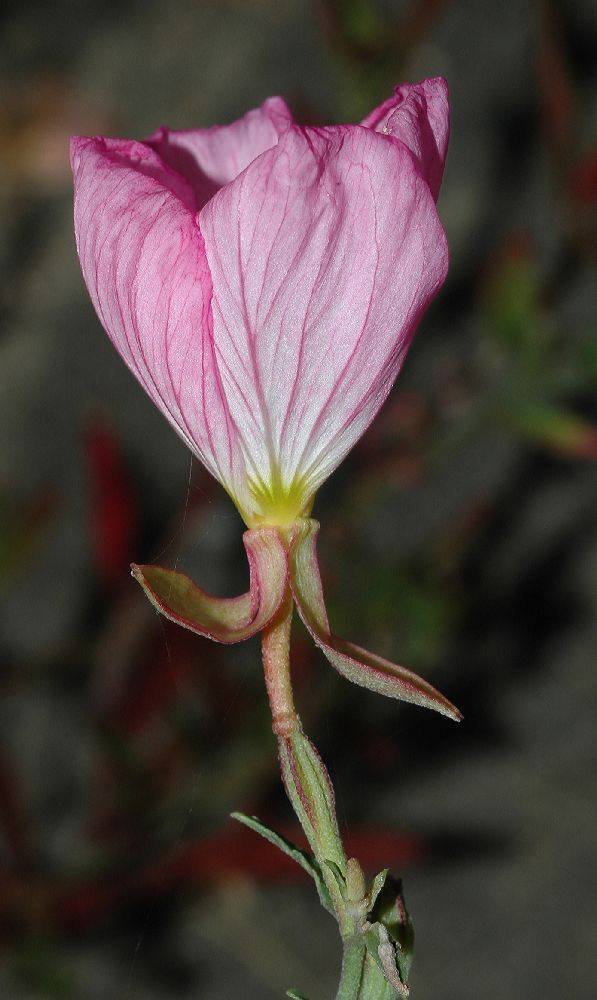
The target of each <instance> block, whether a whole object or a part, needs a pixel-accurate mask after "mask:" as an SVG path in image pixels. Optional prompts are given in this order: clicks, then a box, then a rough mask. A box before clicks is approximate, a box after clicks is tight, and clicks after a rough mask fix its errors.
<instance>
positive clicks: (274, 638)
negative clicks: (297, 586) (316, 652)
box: [261, 588, 299, 738]
mask: <svg viewBox="0 0 597 1000" xmlns="http://www.w3.org/2000/svg"><path fill="white" fill-rule="evenodd" d="M292 608H293V605H292V595H291V593H290V588H288V589H287V591H286V594H285V595H284V599H283V601H282V603H281V605H280V607H279V609H278V612H277V614H276V616H275V617H274V619H273V620H272V621H271V622H270V624H269V625H268V626H267V627H266V628H264V630H263V632H262V634H261V651H262V655H263V672H264V676H265V686H266V688H267V695H268V698H269V703H270V707H271V711H272V729H273V731H274V733H275V734H276V736H277V737H278V738H280V737H289V736H291V735H292V733H293V731H294V730H295V728H296V727H297V725H298V724H299V719H298V715H297V714H296V711H295V708H294V700H293V697H292V683H291V680H290V629H291V626H292Z"/></svg>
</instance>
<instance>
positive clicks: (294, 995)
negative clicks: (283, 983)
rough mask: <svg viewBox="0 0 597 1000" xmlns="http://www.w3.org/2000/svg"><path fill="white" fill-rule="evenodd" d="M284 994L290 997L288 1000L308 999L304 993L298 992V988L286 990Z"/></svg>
mask: <svg viewBox="0 0 597 1000" xmlns="http://www.w3.org/2000/svg"><path fill="white" fill-rule="evenodd" d="M286 996H287V997H290V1000H308V997H306V996H305V994H304V993H299V991H298V990H286Z"/></svg>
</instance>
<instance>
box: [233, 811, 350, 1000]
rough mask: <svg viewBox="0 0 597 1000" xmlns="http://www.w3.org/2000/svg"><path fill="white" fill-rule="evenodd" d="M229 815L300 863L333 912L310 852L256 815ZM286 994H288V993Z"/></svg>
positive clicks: (329, 910) (325, 904)
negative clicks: (271, 827)
mask: <svg viewBox="0 0 597 1000" xmlns="http://www.w3.org/2000/svg"><path fill="white" fill-rule="evenodd" d="M230 815H231V816H232V818H233V819H235V820H238V822H239V823H243V824H244V826H248V827H249V829H250V830H253V831H254V832H255V833H258V834H259V835H260V836H261V837H263V838H264V839H265V840H267V841H269V843H270V844H273V845H274V847H277V848H278V850H280V851H282V853H283V854H286V855H288V857H289V858H292V860H293V861H296V863H297V864H298V865H300V866H301V868H303V869H304V870H305V871H306V872H307V874H308V875H310V876H311V878H312V879H313V881H314V882H315V885H316V886H317V892H318V894H319V899H320V902H321V905H322V906H323V907H324V909H326V910H328V912H329V913H331V914H334V907H333V906H332V901H331V899H330V894H329V892H328V889H327V886H326V884H325V882H324V880H323V876H322V874H321V869H320V867H319V865H318V864H317V862H316V861H315V858H314V857H313V856H312V855H311V854H308V853H307V851H303V850H301V848H300V847H297V846H296V845H295V844H293V843H292V842H291V841H290V840H287V839H286V837H282V836H281V834H279V833H276V832H275V830H271V829H270V828H269V827H268V826H266V825H265V824H264V823H262V822H261V820H259V819H258V818H257V817H256V816H246V815H245V814H244V813H240V812H233V813H231V814H230ZM288 995H289V996H290V994H288ZM297 996H298V994H297Z"/></svg>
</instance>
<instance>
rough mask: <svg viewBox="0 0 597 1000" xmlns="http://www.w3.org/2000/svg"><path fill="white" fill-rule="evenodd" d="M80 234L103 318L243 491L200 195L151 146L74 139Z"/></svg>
mask: <svg viewBox="0 0 597 1000" xmlns="http://www.w3.org/2000/svg"><path fill="white" fill-rule="evenodd" d="M72 162H73V172H74V176H75V233H76V239H77V249H78V252H79V258H80V261H81V268H82V270H83V275H84V278H85V281H86V284H87V288H88V290H89V294H90V296H91V299H92V301H93V304H94V306H95V309H96V312H97V314H98V316H99V319H100V321H101V323H102V325H103V326H104V328H105V330H106V332H107V333H108V336H109V337H110V339H111V340H112V343H113V344H114V346H115V347H116V349H117V350H118V352H119V353H120V354H121V356H122V357H123V359H124V360H125V362H126V363H127V365H128V366H129V368H130V369H131V371H132V372H133V373H134V374H135V375H136V377H137V378H138V380H139V381H140V383H141V385H142V386H143V387H144V389H145V390H146V391H147V393H148V394H149V396H150V397H151V399H152V400H153V402H154V403H155V404H156V405H157V406H158V407H159V409H160V410H161V411H162V413H163V414H164V415H165V416H166V417H167V419H168V420H169V421H170V423H171V424H172V425H173V426H174V428H175V429H176V431H177V432H178V434H179V435H180V436H181V437H182V439H183V440H184V441H185V443H186V444H187V445H188V447H189V448H190V449H191V450H192V451H193V452H194V453H195V454H196V455H197V456H198V458H200V459H201V461H202V462H203V463H204V465H206V467H207V468H208V469H209V470H210V472H211V473H212V474H213V475H214V476H215V477H216V478H217V479H219V480H220V481H221V482H223V483H224V484H225V485H227V487H228V488H229V489H231V488H233V487H234V483H235V482H236V481H238V482H239V483H242V482H244V470H243V468H242V458H240V464H239V454H238V449H237V447H236V444H235V431H234V427H233V425H232V423H231V421H230V418H229V414H228V408H227V406H226V403H225V400H224V397H223V393H222V387H221V384H220V381H219V376H218V372H217V367H216V365H215V363H214V357H213V348H212V341H211V312H210V300H211V290H212V289H211V278H210V274H209V268H208V265H207V260H206V257H205V250H204V246H203V238H202V236H201V233H200V231H199V228H198V226H197V223H196V217H195V212H194V196H193V192H192V190H191V188H190V187H189V186H188V185H187V183H186V182H185V180H184V178H182V177H180V175H178V174H176V173H175V172H174V171H172V170H171V169H170V168H169V167H168V166H167V165H166V164H164V163H163V162H162V160H161V159H160V158H159V157H158V156H157V154H156V153H155V152H154V151H153V150H152V149H150V148H149V147H148V146H146V145H144V144H143V143H138V142H127V141H124V140H118V139H101V138H98V139H86V138H76V139H74V140H73V142H72Z"/></svg>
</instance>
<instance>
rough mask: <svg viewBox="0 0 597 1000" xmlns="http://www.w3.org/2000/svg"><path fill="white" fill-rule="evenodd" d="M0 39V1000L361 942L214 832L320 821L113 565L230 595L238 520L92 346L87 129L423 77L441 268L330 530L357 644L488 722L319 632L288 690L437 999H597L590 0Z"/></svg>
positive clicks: (92, 3) (334, 494) (596, 249)
mask: <svg viewBox="0 0 597 1000" xmlns="http://www.w3.org/2000/svg"><path fill="white" fill-rule="evenodd" d="M0 27H1V41H0V50H1V58H0V81H1V83H0V86H1V103H0V172H1V176H0V219H1V225H2V239H1V241H0V261H1V272H2V279H3V281H2V290H1V297H0V309H1V312H2V326H1V330H0V633H1V637H0V671H1V672H0V678H1V683H0V868H1V870H0V993H1V995H2V997H6V998H7V1000H29V998H30V1000H34V998H46V997H47V998H54V997H59V998H65V1000H68V998H71V997H72V998H81V1000H104V998H106V1000H107V998H114V997H118V998H123V1000H154V998H155V1000H175V998H181V1000H183V998H184V1000H187V998H189V1000H190V998H202V1000H220V998H222V1000H224V998H230V997H233V996H234V997H242V998H247V1000H254V998H255V1000H257V998H259V1000H275V998H279V997H282V996H283V995H284V992H285V990H286V988H288V987H295V988H298V989H300V990H302V991H304V992H305V994H306V995H307V996H308V997H309V998H310V1000H329V998H331V997H332V996H333V995H334V990H335V985H336V983H337V976H338V964H339V959H340V949H339V943H338V941H337V938H336V927H335V925H334V923H333V922H332V921H331V919H330V918H329V917H328V916H327V915H326V914H325V913H324V912H323V911H321V910H320V909H319V907H318V903H317V900H316V897H315V893H314V892H313V890H312V886H311V885H310V884H307V882H306V881H305V880H304V879H303V878H302V876H301V873H300V871H299V870H298V869H296V870H293V868H292V866H291V865H290V863H286V862H285V860H284V859H283V858H282V857H279V856H278V855H277V854H276V852H275V850H274V849H273V848H270V847H269V846H268V845H267V844H265V843H261V842H259V838H257V837H256V836H255V835H254V834H252V833H251V832H250V831H248V830H244V829H240V828H239V829H235V828H234V825H233V824H232V822H231V821H230V820H229V819H228V814H229V813H230V811H231V810H232V809H240V810H243V811H245V812H249V813H258V814H259V815H260V817H261V818H262V819H264V820H266V821H268V822H270V823H271V824H272V825H274V826H277V827H278V828H280V829H282V830H284V831H285V832H286V833H287V834H288V835H291V836H296V837H297V839H300V831H297V830H296V829H295V827H294V825H293V818H292V815H291V811H290V808H289V806H288V805H287V803H286V801H285V799H284V797H283V795H282V793H281V790H280V782H279V776H278V773H277V768H276V760H275V748H274V741H273V738H272V736H271V732H270V728H269V719H268V711H267V706H266V701H265V696H264V691H263V683H262V679H261V676H260V665H259V656H258V647H257V645H256V644H251V643H247V644H244V645H242V646H238V647H232V648H224V647H219V646H216V645H214V644H210V643H208V642H207V641H202V640H200V639H198V638H194V637H192V636H190V635H189V634H187V633H184V632H182V631H181V630H176V629H175V628H170V627H169V626H168V624H167V623H165V622H163V621H161V620H158V619H157V617H156V616H155V614H154V613H153V611H152V610H151V609H150V607H149V606H148V605H147V604H146V603H144V599H143V597H142V594H141V592H140V590H138V588H136V586H135V584H134V583H133V582H132V581H131V580H130V577H129V576H128V565H129V563H130V561H131V560H137V561H139V562H148V561H161V562H163V563H165V564H167V565H174V564H177V565H178V566H179V568H182V569H185V570H187V571H188V572H189V573H191V575H193V576H194V578H195V579H196V580H197V581H198V582H200V583H201V584H202V585H203V586H204V587H206V588H208V589H212V590H213V591H215V592H216V593H219V594H233V593H236V592H240V590H241V589H244V587H245V586H246V567H245V562H244V556H243V549H242V543H241V534H242V525H241V523H240V521H239V518H238V517H237V515H236V514H235V512H234V510H233V509H232V507H231V506H230V504H229V503H228V501H227V499H226V497H225V496H224V494H223V491H222V490H221V489H220V488H219V487H217V486H216V485H215V484H214V483H213V482H211V481H210V479H209V477H208V476H207V474H205V473H204V472H203V471H202V469H201V468H199V467H197V466H193V465H191V462H190V458H189V455H188V453H187V451H186V450H185V448H184V446H183V445H182V444H181V443H180V442H179V440H178V439H177V438H176V437H175V435H174V433H173V432H172V431H171V430H170V429H169V427H168V426H167V425H166V422H165V421H164V420H163V418H162V417H161V416H160V415H159V414H158V412H157V411H156V410H154V409H153V407H152V405H151V404H150V403H149V401H148V399H146V397H145V396H144V394H143V392H142V390H141V389H140V388H139V387H138V385H137V384H136V382H135V381H134V380H133V378H132V376H130V375H129V373H128V372H127V371H126V369H125V367H124V365H123V364H122V363H121V361H120V360H119V359H118V357H117V356H116V354H115V352H114V351H113V349H112V347H111V346H110V344H109V343H108V340H107V338H106V337H105V335H104V334H103V333H102V331H101V329H100V326H99V324H98V321H97V319H96V317H95V315H94V313H93V311H92V308H91V305H90V303H89V301H88V298H87V295H86V292H85V289H84V286H83V282H82V279H81V276H80V272H79V268H78V263H77V260H76V254H75V249H74V241H73V233H72V220H71V181H70V173H69V167H68V160H67V139H68V136H69V135H70V134H71V133H84V134H94V133H108V134H111V135H122V136H128V137H133V136H134V137H143V136H144V135H146V134H148V133H149V132H151V131H153V130H154V129H155V128H156V127H157V126H158V125H160V124H163V123H167V124H169V125H171V126H173V127H178V128H183V127H193V126H195V127H196V126H207V125H210V124H213V123H215V122H219V123H225V122H227V121H230V120H232V119H233V118H235V117H237V116H239V115H241V114H242V113H243V112H244V111H245V110H247V109H248V108H249V107H252V106H254V105H257V104H259V103H260V102H261V101H262V100H263V99H264V98H265V97H266V96H268V95H270V94H276V93H280V94H283V95H284V96H285V97H286V98H287V100H288V102H289V104H290V106H291V108H292V109H293V111H294V112H295V115H296V117H297V118H298V119H299V120H301V121H304V122H312V123H318V122H334V121H355V120H358V119H359V118H360V117H361V116H363V115H364V114H365V113H366V112H367V111H368V110H370V109H371V108H372V107H373V106H374V105H375V104H377V103H379V102H380V101H382V100H383V99H384V98H385V97H386V96H388V95H389V94H390V93H391V88H392V86H393V84H395V83H398V82H400V81H402V80H418V79H421V78H423V77H426V76H434V75H439V74H442V75H444V76H446V77H447V78H448V80H449V83H450V88H451V95H452V105H453V131H452V142H451V148H450V153H449V159H448V167H447V172H446V177H445V181H444V186H443V191H442V195H441V200H440V212H441V215H442V217H443V220H444V222H445V226H446V229H447V232H448V236H449V242H450V246H451V256H452V263H451V271H450V276H449V279H448V282H447V285H446V287H445V289H444V290H443V292H442V293H441V295H440V297H439V299H438V300H437V301H436V303H435V304H434V306H433V308H432V310H431V312H430V313H429V314H428V315H427V317H426V318H425V320H424V322H423V324H422V327H421V329H420V331H419V333H418V335H417V337H416V338H415V341H414V343H413V346H412V349H411V352H410V355H409V358H408V361H407V364H406V366H405V369H404V371H403V373H402V375H401V377H400V380H399V384H398V386H397V388H396V390H395V391H394V393H393V394H392V396H391V397H390V399H389V401H388V403H387V404H386V406H385V409H384V410H383V412H382V413H381V415H380V417H379V418H378V420H377V422H376V423H375V425H374V426H373V427H372V428H371V430H370V432H369V433H368V434H367V435H366V436H365V438H364V439H363V440H362V441H361V443H360V444H359V445H358V447H357V448H356V449H355V451H354V452H353V453H352V455H351V456H350V457H349V458H348V459H347V460H346V461H345V463H344V464H343V466H342V467H341V469H340V470H339V471H338V473H337V474H336V475H335V476H334V477H333V479H332V481H331V482H330V483H329V484H328V485H327V486H326V487H325V488H324V489H323V490H322V492H321V495H320V496H319V498H318V501H317V504H316V508H315V515H316V516H317V517H318V518H319V519H320V520H321V521H322V524H323V530H322V538H321V559H322V572H323V578H324V583H325V588H326V594H327V598H328V602H329V603H328V607H329V612H330V617H331V620H332V624H333V626H334V628H335V630H336V631H337V632H339V633H340V634H342V635H346V636H347V637H348V638H351V639H353V640H355V641H357V642H359V643H361V644H363V645H365V646H368V647H370V648H372V649H374V650H375V651H376V652H379V653H382V654H385V655H387V656H389V657H391V658H392V659H395V660H398V661H399V662H402V663H404V664H405V665H408V666H410V667H411V668H413V669H416V670H417V671H419V672H420V673H422V674H423V675H424V676H425V677H427V678H428V679H429V680H431V681H432V682H433V683H434V684H436V685H437V686H438V687H440V688H441V689H442V690H443V691H445V693H446V694H447V695H448V696H449V697H450V698H451V699H452V700H453V701H455V702H456V703H457V704H458V705H459V706H460V708H461V709H462V710H463V712H464V715H465V721H464V722H463V723H462V724H461V725H460V726H455V725H453V724H452V723H450V722H448V721H447V720H445V719H442V718H440V717H435V716H433V715H431V713H425V712H424V711H422V710H420V709H417V708H414V707H411V706H403V705H399V704H397V703H394V702H386V701H384V700H383V699H382V698H379V697H377V696H375V695H372V694H368V693H364V692H362V691H360V690H357V689H355V688H352V687H351V686H350V685H348V684H346V682H344V681H343V680H342V679H341V678H339V677H337V676H336V675H335V674H334V673H333V671H332V670H331V669H330V668H329V667H328V666H327V665H326V664H325V663H324V661H323V659H322V658H321V657H320V655H319V654H317V653H316V652H315V650H314V648H313V646H312V643H311V642H310V640H308V638H307V637H306V635H305V634H304V633H303V632H302V630H301V629H300V628H299V626H298V625H297V628H296V635H295V648H294V657H295V660H294V673H295V677H296V686H297V701H298V704H299V707H300V710H301V714H302V715H303V718H304V721H305V725H306V728H307V731H308V732H309V733H310V735H311V736H312V737H313V739H314V740H315V742H316V744H317V745H318V747H319V748H320V750H321V752H322V755H323V757H324V759H325V760H326V762H327V763H328V766H329V768H330V771H331V773H332V776H333V778H334V781H335V784H336V789H337V797H338V804H339V814H340V818H341V822H342V825H343V829H344V833H345V836H346V839H347V843H348V847H349V850H350V851H351V852H352V853H354V854H356V855H357V856H358V857H359V858H360V859H361V861H362V862H363V864H364V865H365V867H366V868H367V869H368V870H369V871H370V872H373V871H376V870H378V869H379V868H381V867H384V866H386V865H390V866H391V868H392V869H393V871H394V872H395V873H396V874H401V875H403V877H404V880H405V893H406V899H407V903H408V905H409V908H410V910H411V913H412V915H413V918H414V922H415V928H416V933H417V941H416V956H415V965H414V968H413V974H412V995H413V998H414V1000H439V998H440V997H441V998H442V1000H479V998H482V1000H503V998H504V997H505V996H507V997H509V998H510V1000H556V998H561V997H562V996H565V997H570V998H574V1000H589V998H592V997H594V995H595V992H594V991H595V982H596V981H597V959H596V956H597V916H596V901H597V895H596V891H597V865H596V863H595V844H596V843H597V815H596V811H595V805H596V802H595V799H596V795H595V791H596V789H595V771H596V765H597V739H596V732H595V717H596V709H597V675H596V671H595V663H594V660H595V647H596V643H597V391H596V390H597V338H596V337H595V334H596V305H597V279H596V269H595V264H596V256H597V6H596V5H595V3H594V0H560V2H556V0H551V2H550V0H545V2H543V3H541V2H532V0H503V2H502V3H501V4H499V5H496V4H495V3H494V2H489V0H477V2H476V3H470V2H468V0H319V2H315V0H314V2H311V3H309V2H303V3H301V2H300V0H275V2H274V0H203V2H201V0H170V2H168V3H165V2H163V0H162V2H161V3H158V2H156V0H118V2H116V0H79V2H75V0H72V2H69V0H52V2H51V3H49V2H47V0H38V2H35V0H28V2H27V0H26V2H23V0H20V2H13V0H5V3H4V5H3V13H2V15H1V20H0Z"/></svg>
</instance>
